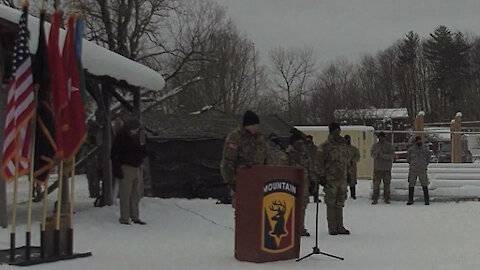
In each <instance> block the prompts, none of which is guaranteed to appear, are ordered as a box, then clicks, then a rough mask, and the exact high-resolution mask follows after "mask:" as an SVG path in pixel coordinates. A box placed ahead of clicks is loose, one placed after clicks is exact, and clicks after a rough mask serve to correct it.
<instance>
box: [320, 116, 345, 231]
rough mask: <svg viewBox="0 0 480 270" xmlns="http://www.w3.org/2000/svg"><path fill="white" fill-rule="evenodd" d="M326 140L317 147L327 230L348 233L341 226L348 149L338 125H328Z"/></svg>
mask: <svg viewBox="0 0 480 270" xmlns="http://www.w3.org/2000/svg"><path fill="white" fill-rule="evenodd" d="M328 130H329V132H330V135H329V136H328V140H327V142H325V143H324V144H322V145H321V146H320V147H319V148H318V164H317V170H318V173H319V178H320V180H319V181H320V184H321V185H322V186H323V187H324V188H323V191H324V192H325V204H326V205H327V222H328V231H329V233H330V234H331V235H337V234H350V231H348V230H347V229H345V227H344V226H343V207H344V206H345V199H346V197H347V185H348V183H347V172H348V164H349V161H348V150H347V144H346V142H345V139H344V138H343V137H342V136H340V131H341V130H340V125H339V124H338V123H331V124H330V125H329V126H328Z"/></svg>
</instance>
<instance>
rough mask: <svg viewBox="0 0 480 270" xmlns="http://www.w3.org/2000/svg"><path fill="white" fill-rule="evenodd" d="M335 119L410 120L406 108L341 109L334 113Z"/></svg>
mask: <svg viewBox="0 0 480 270" xmlns="http://www.w3.org/2000/svg"><path fill="white" fill-rule="evenodd" d="M334 115H335V118H337V119H338V118H344V117H348V118H354V119H378V118H384V117H390V118H394V119H395V118H408V111H407V109H406V108H389V109H376V108H372V109H358V110H348V109H339V110H335V112H334Z"/></svg>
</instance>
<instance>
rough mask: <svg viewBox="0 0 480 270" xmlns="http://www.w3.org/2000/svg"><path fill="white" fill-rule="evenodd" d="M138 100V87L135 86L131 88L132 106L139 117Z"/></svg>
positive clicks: (139, 98)
mask: <svg viewBox="0 0 480 270" xmlns="http://www.w3.org/2000/svg"><path fill="white" fill-rule="evenodd" d="M140 100H141V97H140V88H138V87H135V88H134V89H133V107H134V108H135V113H136V114H137V115H138V117H140V112H141V108H140Z"/></svg>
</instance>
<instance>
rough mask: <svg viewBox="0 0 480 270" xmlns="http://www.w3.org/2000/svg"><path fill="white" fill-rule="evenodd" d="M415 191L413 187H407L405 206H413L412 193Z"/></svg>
mask: <svg viewBox="0 0 480 270" xmlns="http://www.w3.org/2000/svg"><path fill="white" fill-rule="evenodd" d="M414 191H415V188H414V187H409V188H408V202H407V205H412V204H413V192H414Z"/></svg>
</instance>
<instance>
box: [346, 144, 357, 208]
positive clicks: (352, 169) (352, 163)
mask: <svg viewBox="0 0 480 270" xmlns="http://www.w3.org/2000/svg"><path fill="white" fill-rule="evenodd" d="M345 140H346V142H347V149H348V161H349V167H348V175H347V180H348V185H349V186H350V197H351V198H352V199H354V200H355V199H357V196H356V192H355V186H356V185H357V162H358V161H359V160H360V151H358V148H357V147H355V146H353V145H352V143H351V138H350V136H349V135H345Z"/></svg>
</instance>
